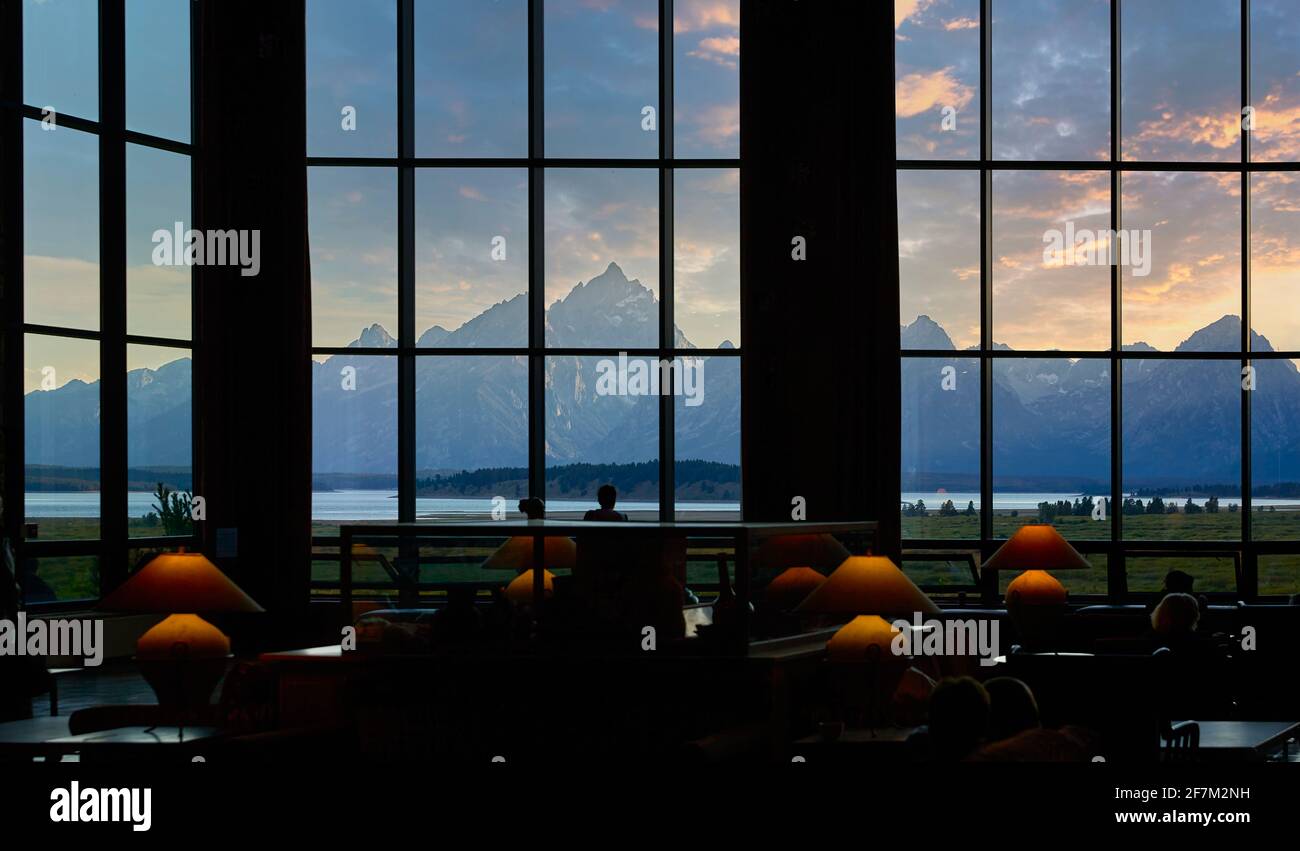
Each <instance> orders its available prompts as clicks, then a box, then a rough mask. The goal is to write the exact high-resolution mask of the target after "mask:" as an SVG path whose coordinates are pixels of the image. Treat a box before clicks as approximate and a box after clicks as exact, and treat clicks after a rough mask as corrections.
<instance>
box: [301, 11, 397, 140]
mask: <svg viewBox="0 0 1300 851" xmlns="http://www.w3.org/2000/svg"><path fill="white" fill-rule="evenodd" d="M307 153H308V154H309V155H311V156H316V157H349V156H351V157H385V156H387V157H391V156H396V155H397V4H396V3H395V2H394V0H308V2H307Z"/></svg>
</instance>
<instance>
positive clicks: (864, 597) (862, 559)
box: [795, 556, 939, 617]
mask: <svg viewBox="0 0 1300 851" xmlns="http://www.w3.org/2000/svg"><path fill="white" fill-rule="evenodd" d="M795 611H797V612H806V613H809V614H830V615H881V616H885V617H891V616H892V617H911V616H912V615H913V614H915V613H916V612H920V613H921V614H926V615H937V614H939V607H938V606H936V605H935V604H934V601H933V600H931V599H930V598H929V597H927V596H926V595H925V592H923V591H922V590H921V589H920V588H917V587H916V584H915V583H913V582H912V580H911V579H908V578H907V574H905V573H903V571H901V570H899V569H898V565H896V564H894V563H893V562H892V561H890V560H889V559H888V558H886V557H885V556H849V557H848V558H846V559H845V560H844V562H843V563H842V564H841V565H840V566H839V567H837V568H835V572H834V573H832V574H831V575H830V576H829V577H827V579H826V581H825V582H823V583H822V584H820V585H818V586H817V588H816V589H815V590H814V591H813V592H812V593H811V594H809V595H808V596H807V597H806V598H804V601H803V602H802V603H800V604H799V606H798V607H797V608H796V609H795Z"/></svg>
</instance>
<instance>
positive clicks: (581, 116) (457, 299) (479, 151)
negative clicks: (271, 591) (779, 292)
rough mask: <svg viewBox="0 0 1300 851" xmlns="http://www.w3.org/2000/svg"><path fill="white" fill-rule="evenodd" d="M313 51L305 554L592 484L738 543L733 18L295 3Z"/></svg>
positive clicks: (731, 8) (636, 3)
mask: <svg viewBox="0 0 1300 851" xmlns="http://www.w3.org/2000/svg"><path fill="white" fill-rule="evenodd" d="M306 32H307V111H308V115H307V126H308V130H307V134H308V135H307V152H308V158H307V168H308V185H309V202H308V206H309V217H310V240H311V248H310V257H311V274H312V315H313V358H314V363H313V370H314V379H313V387H314V404H313V423H314V425H313V471H314V473H313V487H314V513H313V516H314V518H315V523H314V531H315V534H316V536H317V543H318V545H321V544H328V543H330V542H329V540H328V538H329V536H331V535H332V534H333V533H334V532H335V531H336V530H337V527H338V525H339V523H340V522H345V521H348V520H368V519H401V520H414V519H417V518H418V519H424V518H436V517H443V516H466V515H474V516H479V517H487V516H489V515H490V512H491V511H492V509H493V507H494V499H495V498H497V497H500V498H502V499H503V500H504V504H505V506H506V507H507V509H508V511H509V512H510V513H511V514H513V513H514V512H515V507H516V503H517V502H518V500H519V499H520V498H522V497H525V496H530V495H532V496H540V497H543V498H545V499H546V501H547V508H548V516H566V515H570V514H573V513H580V512H582V511H585V510H586V509H588V508H592V507H594V506H595V497H596V489H597V488H598V487H599V486H600V485H601V484H603V483H605V482H612V483H613V484H614V485H615V486H616V487H617V488H618V490H619V493H620V500H619V506H618V507H619V508H620V509H621V510H624V511H627V512H628V513H629V514H631V515H632V517H633V518H634V519H636V518H640V519H646V518H653V519H657V518H660V517H663V518H665V519H671V518H672V517H673V516H674V515H676V516H682V515H689V516H697V517H698V516H701V515H700V513H699V512H709V513H711V515H712V516H731V517H738V516H739V499H740V487H739V483H740V466H739V465H740V405H739V398H740V372H739V368H738V367H739V360H738V356H739V354H740V345H741V341H740V339H739V331H740V320H739V314H740V279H739V245H740V239H739V237H740V234H739V167H740V160H739V156H740V150H739V131H740V122H739V71H738V63H739V60H740V57H739V49H740V40H739V35H740V30H739V2H738V0H724V2H713V1H712V0H711V1H710V2H704V1H703V0H675V2H660V0H608V2H602V3H598V4H593V3H586V2H579V0H545V2H542V0H531V1H530V0H500V2H495V3H484V2H480V0H364V2H358V0H346V2H344V1H343V0H308V3H307V20H306ZM706 356H707V357H706ZM661 363H668V364H672V366H671V369H672V372H670V373H665V372H663V371H662V370H661V369H660V366H659V365H660V364H661ZM652 368H653V369H652ZM652 371H653V372H654V373H655V374H654V376H653V379H654V381H653V385H649V384H645V385H643V384H642V382H641V380H640V377H639V376H645V377H646V378H649V377H650V376H649V373H650V372H652ZM665 374H666V375H667V381H666V382H663V381H661V377H663V376H664V375H665ZM497 504H498V505H499V504H500V503H497ZM318 578H320V575H319V574H318Z"/></svg>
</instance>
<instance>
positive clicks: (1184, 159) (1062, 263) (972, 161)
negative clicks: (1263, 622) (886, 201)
mask: <svg viewBox="0 0 1300 851" xmlns="http://www.w3.org/2000/svg"><path fill="white" fill-rule="evenodd" d="M1174 5H1175V4H1168V3H1149V2H1141V0H1085V2H1076V1H1074V0H931V2H921V3H916V2H901V0H900V2H897V3H896V4H895V10H896V11H895V24H896V42H895V44H896V69H895V94H896V105H897V114H896V130H897V134H896V150H897V154H896V156H897V177H898V193H899V202H898V203H899V263H900V280H899V285H900V288H901V291H900V295H901V305H902V314H901V316H900V327H901V334H902V337H901V344H902V378H903V381H902V387H903V389H902V393H903V398H902V411H903V445H902V491H903V492H902V495H901V510H902V514H903V518H902V521H903V533H904V539H905V546H909V547H912V548H915V549H925V548H952V549H968V550H969V549H978V550H982V551H983V553H984V554H985V555H988V554H989V553H990V552H992V550H993V549H995V548H996V547H997V546H998V544H999V543H1000V541H1001V540H1003V539H1005V538H1006V537H1007V536H1008V535H1009V534H1010V533H1011V532H1012V531H1013V530H1014V529H1015V528H1017V527H1018V526H1019V525H1021V524H1023V523H1025V522H1031V521H1048V522H1052V523H1054V524H1055V525H1056V526H1057V528H1058V529H1060V530H1061V531H1062V533H1063V534H1065V535H1066V536H1067V537H1068V538H1070V539H1071V540H1072V541H1073V542H1074V543H1075V545H1076V546H1077V547H1078V548H1079V549H1081V550H1083V551H1084V552H1086V553H1090V554H1092V556H1091V557H1092V560H1093V561H1094V564H1098V565H1100V567H1099V568H1098V569H1094V570H1092V571H1088V572H1077V573H1071V574H1068V575H1064V576H1062V577H1060V578H1061V579H1062V580H1063V581H1064V582H1065V583H1066V585H1067V587H1068V588H1069V589H1070V590H1071V592H1073V593H1077V594H1107V593H1109V594H1110V595H1111V596H1112V597H1116V598H1121V597H1123V596H1124V595H1125V594H1126V593H1135V594H1141V593H1144V592H1154V591H1155V590H1156V589H1157V588H1158V587H1159V577H1158V576H1156V573H1157V572H1159V574H1160V576H1163V572H1164V571H1166V570H1169V569H1172V568H1182V569H1184V570H1187V571H1188V572H1189V573H1192V574H1193V575H1194V576H1197V577H1198V582H1199V589H1200V590H1204V591H1206V592H1222V593H1225V594H1227V593H1232V594H1234V595H1238V596H1247V597H1249V596H1253V595H1255V594H1260V595H1277V594H1290V593H1294V592H1297V591H1300V587H1297V585H1296V583H1295V576H1296V566H1297V565H1300V555H1297V554H1298V553H1300V451H1298V450H1297V447H1300V370H1298V369H1297V363H1300V334H1297V333H1294V331H1295V329H1296V328H1300V298H1298V296H1300V203H1298V202H1300V194H1298V193H1297V190H1296V188H1295V187H1296V186H1298V185H1300V183H1297V180H1298V178H1300V176H1298V175H1297V160H1298V159H1300V129H1297V128H1298V127H1300V124H1297V123H1296V121H1295V116H1296V115H1298V114H1300V84H1297V80H1300V75H1298V73H1297V72H1300V19H1297V17H1296V15H1295V11H1296V8H1295V4H1294V3H1291V2H1284V0H1250V2H1242V0H1188V2H1185V3H1179V4H1176V5H1177V8H1176V9H1175V8H1174ZM1243 318H1244V319H1245V321H1243ZM1247 329H1249V330H1247ZM1225 553H1227V554H1233V558H1237V559H1239V562H1240V570H1234V569H1233V565H1234V563H1235V562H1234V561H1233V559H1232V558H1228V559H1227V560H1225V558H1226V557H1225ZM1225 565H1227V566H1226V567H1225ZM1262 565H1266V566H1267V569H1265V568H1264V567H1263V566H1262ZM927 569H928V568H927V567H925V566H924V565H923V566H922V567H921V568H918V571H919V578H920V579H921V580H922V581H923V582H925V581H927V580H929V579H932V578H933V579H934V580H935V581H934V584H936V585H937V584H939V579H938V578H937V577H929V576H928V575H927V574H925V570H927ZM1004 579H1005V577H1004ZM988 588H989V589H990V590H992V589H994V588H996V586H995V585H992V584H990V585H989V586H988Z"/></svg>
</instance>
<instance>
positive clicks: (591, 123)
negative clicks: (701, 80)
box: [544, 0, 659, 157]
mask: <svg viewBox="0 0 1300 851" xmlns="http://www.w3.org/2000/svg"><path fill="white" fill-rule="evenodd" d="M545 19H546V21H545V27H546V44H545V61H546V71H545V76H546V89H545V98H544V103H545V108H546V155H547V156H548V157H655V156H658V153H659V131H658V127H659V121H658V110H659V4H658V2H656V0H602V2H601V3H599V4H593V3H589V2H584V0H546V2H545ZM647 108H648V109H649V110H651V112H649V113H647V112H646V110H647Z"/></svg>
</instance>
